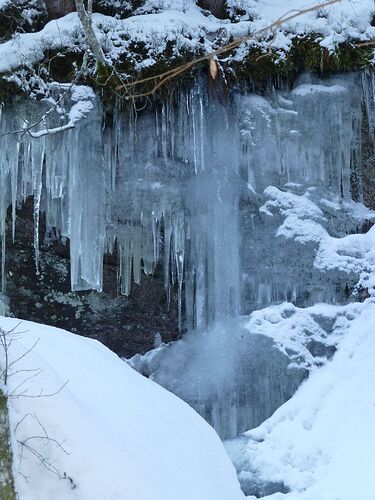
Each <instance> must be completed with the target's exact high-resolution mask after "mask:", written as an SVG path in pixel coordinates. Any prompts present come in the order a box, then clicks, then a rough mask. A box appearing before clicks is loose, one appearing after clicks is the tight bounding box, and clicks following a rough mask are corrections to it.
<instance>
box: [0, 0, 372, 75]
mask: <svg viewBox="0 0 375 500" xmlns="http://www.w3.org/2000/svg"><path fill="white" fill-rule="evenodd" d="M0 2H1V0H0ZM323 3H324V2H323ZM316 4H317V2H311V1H310V2H307V3H306V2H305V1H304V0H294V1H293V2H292V4H291V2H288V1H284V0H283V1H275V0H273V1H268V0H267V1H265V0H246V1H244V0H233V1H231V2H228V7H229V10H230V11H233V12H234V11H235V9H242V11H243V12H245V15H243V16H242V17H241V18H240V19H235V21H236V22H231V20H229V19H224V20H219V19H217V18H216V17H214V16H213V15H208V13H207V12H204V11H203V10H202V9H200V8H199V7H197V5H196V2H195V0H185V1H178V2H171V1H168V2H155V1H148V2H146V3H145V5H144V6H143V7H141V8H140V9H138V11H136V12H135V14H136V15H133V16H131V17H130V18H127V19H115V18H113V17H110V16H105V15H102V14H97V13H96V14H94V15H93V26H94V29H95V31H96V33H97V36H98V37H99V39H100V40H101V43H102V45H103V48H104V50H105V52H106V54H107V56H108V57H109V58H110V59H111V60H112V61H116V59H118V58H119V57H120V56H123V55H126V54H127V55H129V56H131V55H132V50H131V45H132V43H138V42H141V43H144V44H145V48H146V50H147V57H143V58H142V61H140V62H139V61H138V66H137V68H138V69H141V68H142V67H143V65H146V66H149V65H152V64H154V63H155V62H156V61H155V60H154V57H155V56H156V55H158V54H160V53H162V52H163V51H164V50H165V48H166V44H167V43H168V42H171V41H172V42H174V43H175V48H174V51H175V54H174V55H176V56H178V54H179V51H180V50H181V49H184V50H186V49H187V50H190V51H192V52H193V53H194V52H195V51H201V50H204V51H206V52H210V51H212V50H214V49H215V48H217V46H218V45H217V44H220V45H222V44H223V41H225V40H229V39H230V37H241V36H246V35H249V34H250V33H252V32H256V31H258V30H262V29H264V28H265V27H267V26H269V25H271V24H272V23H273V22H275V21H276V20H277V19H279V18H281V17H285V15H287V16H288V15H290V14H293V13H295V12H297V11H298V10H300V9H305V8H309V7H312V6H314V5H316ZM291 9H293V10H291ZM374 11H375V9H374V4H373V2H372V1H371V0H362V1H360V2H358V3H356V4H355V5H353V3H352V2H350V1H349V0H343V1H342V2H339V3H336V4H334V5H330V6H328V7H326V8H324V9H323V8H322V9H318V10H315V11H312V12H309V13H306V14H304V15H301V16H299V17H296V18H295V19H293V20H290V21H288V22H286V23H285V24H283V25H282V27H281V29H278V30H276V32H275V37H274V38H273V39H272V47H273V48H274V49H279V50H281V51H288V50H289V48H290V46H291V40H292V38H293V36H295V35H298V36H299V35H304V34H306V33H315V34H319V35H320V44H321V45H322V46H324V47H326V48H328V49H329V50H334V49H335V47H336V46H337V44H339V43H342V42H345V41H348V40H371V39H373V38H374V37H375V27H373V26H371V20H372V17H373V14H374ZM77 46H80V47H83V46H84V41H83V33H82V31H81V28H80V24H79V21H78V18H77V15H76V14H75V13H71V14H68V15H66V16H65V17H63V18H61V19H58V20H53V21H51V22H49V23H48V24H47V25H46V26H45V27H44V28H43V29H42V30H41V31H40V32H38V33H23V34H17V35H16V36H15V37H14V38H13V39H12V40H9V41H7V42H5V43H3V44H0V72H5V71H8V70H11V69H12V68H15V67H18V66H22V65H23V64H25V63H28V64H30V63H36V62H38V61H39V60H41V59H42V58H43V51H45V50H47V49H50V50H51V49H62V48H65V49H72V50H75V49H76V48H77ZM264 48H265V49H267V44H266V43H264ZM247 50H248V49H247V48H246V47H241V48H240V49H239V50H238V51H237V54H236V56H235V57H236V59H241V57H243V56H244V55H246V54H247Z"/></svg>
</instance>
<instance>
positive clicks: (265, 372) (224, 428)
mask: <svg viewBox="0 0 375 500" xmlns="http://www.w3.org/2000/svg"><path fill="white" fill-rule="evenodd" d="M301 349H302V347H301ZM129 362H130V364H131V365H132V366H133V367H134V368H136V369H137V370H138V371H140V372H141V373H143V374H144V375H147V376H148V377H151V378H152V380H154V381H155V382H157V383H159V384H160V385H162V386H163V387H165V388H167V389H168V390H170V391H171V392H173V393H174V394H177V395H178V396H179V397H181V398H182V399H183V400H185V401H187V402H188V403H189V404H190V405H191V406H192V407H193V408H194V409H195V410H196V411H197V412H198V413H199V414H200V415H202V416H203V417H204V418H205V419H206V420H207V421H208V422H209V423H210V424H211V425H212V426H213V427H214V428H215V430H216V431H217V432H218V434H219V435H220V436H221V437H222V438H230V437H234V436H237V435H238V434H240V433H242V432H244V431H245V430H247V429H248V428H251V427H252V426H254V424H255V422H262V421H263V420H264V419H265V418H267V416H269V415H271V414H272V413H273V411H275V409H276V408H277V407H278V406H280V404H282V402H283V401H285V400H286V399H289V398H290V397H291V396H292V394H293V393H294V392H295V390H296V388H297V387H298V386H299V384H300V383H301V381H302V380H303V379H304V377H305V376H306V373H307V371H306V369H305V366H302V363H301V365H300V366H297V363H295V364H294V366H289V365H290V364H291V359H290V358H289V357H288V356H287V355H285V354H284V353H282V352H281V350H280V349H277V348H276V347H275V344H274V341H273V339H271V338H269V337H267V336H265V335H263V334H262V333H260V334H258V333H257V332H252V331H250V330H249V329H248V328H247V326H246V322H245V321H244V320H227V321H220V322H219V323H216V325H215V326H213V327H212V328H210V329H206V330H201V331H198V332H197V331H195V332H191V333H189V334H185V335H184V337H183V339H182V340H180V341H177V342H175V343H173V344H171V345H169V346H161V347H159V348H157V349H156V350H155V351H150V352H149V353H147V354H146V355H144V356H139V355H137V356H135V357H134V358H133V359H131V360H130V361H129Z"/></svg>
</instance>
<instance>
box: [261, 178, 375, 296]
mask: <svg viewBox="0 0 375 500" xmlns="http://www.w3.org/2000/svg"><path fill="white" fill-rule="evenodd" d="M311 193H312V192H311V191H309V190H307V191H306V192H305V193H304V194H303V195H296V194H293V193H289V192H283V191H281V190H279V189H278V188H276V187H273V186H270V187H268V188H267V189H266V190H265V191H264V194H265V195H266V197H267V198H268V199H267V201H266V203H265V204H264V205H263V206H262V207H261V208H260V211H261V213H263V214H265V215H266V216H271V217H273V213H274V212H278V213H280V214H281V215H282V216H283V217H285V218H284V221H283V223H282V224H281V226H280V227H279V228H278V230H277V233H276V236H278V237H284V238H287V239H293V240H294V241H297V242H299V243H301V244H307V243H311V242H312V243H314V244H316V245H317V250H316V255H315V259H314V267H315V268H317V269H320V270H322V271H328V270H339V271H342V272H345V273H347V274H350V273H352V274H354V275H356V276H357V279H358V281H357V288H360V287H363V288H366V289H368V290H369V293H371V294H372V293H373V291H374V289H375V279H374V273H375V251H374V243H375V228H374V227H371V229H370V230H369V231H368V232H367V233H365V234H349V235H347V236H344V237H341V238H336V237H334V236H331V235H330V234H329V233H328V231H327V230H326V229H325V227H324V222H326V221H327V219H326V218H324V217H323V213H322V211H321V209H320V208H319V207H318V205H317V203H316V202H314V201H312V200H311V199H310V197H311ZM319 202H322V204H323V205H324V206H325V207H326V208H331V209H332V210H333V211H337V210H338V208H339V205H337V203H334V202H329V201H328V202H327V200H325V199H324V198H323V199H321V200H319ZM341 209H343V210H345V211H346V212H347V213H348V215H351V216H353V217H355V218H358V223H359V225H360V221H361V220H362V221H364V220H366V218H367V220H369V221H373V220H374V215H375V214H374V212H373V211H370V210H369V209H366V207H364V206H363V205H362V204H360V203H355V202H353V201H351V202H341Z"/></svg>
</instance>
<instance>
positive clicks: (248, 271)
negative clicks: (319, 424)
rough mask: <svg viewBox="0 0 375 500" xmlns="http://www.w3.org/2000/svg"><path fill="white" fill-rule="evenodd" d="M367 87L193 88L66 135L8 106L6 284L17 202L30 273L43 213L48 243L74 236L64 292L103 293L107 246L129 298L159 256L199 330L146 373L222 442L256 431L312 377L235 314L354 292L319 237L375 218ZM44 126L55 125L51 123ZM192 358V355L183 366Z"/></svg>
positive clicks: (185, 315) (364, 78)
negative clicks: (25, 225) (25, 207)
mask: <svg viewBox="0 0 375 500" xmlns="http://www.w3.org/2000/svg"><path fill="white" fill-rule="evenodd" d="M374 89H375V82H374V77H373V75H372V74H367V73H366V74H350V75H346V76H343V77H340V78H337V79H332V80H325V81H319V80H316V79H313V78H312V77H310V76H309V75H305V76H303V77H302V78H301V79H300V81H298V82H297V83H296V85H295V86H294V88H293V89H292V90H285V91H281V90H280V91H276V90H272V89H270V90H269V92H268V93H267V94H266V95H265V96H262V97H261V96H258V95H254V94H240V93H236V92H233V94H232V95H230V96H229V97H228V98H227V100H226V101H220V100H219V99H216V98H214V97H212V96H210V95H209V93H208V91H207V87H206V84H205V83H204V82H202V81H198V82H197V83H196V85H194V86H193V88H192V89H191V90H183V91H181V92H179V93H178V94H176V95H173V96H171V97H170V99H167V100H165V101H164V102H163V103H162V104H155V105H154V106H153V107H150V108H148V109H145V110H141V111H138V112H136V111H134V110H129V109H127V110H122V109H121V108H120V107H119V108H118V109H115V110H114V112H113V115H111V116H107V117H105V119H103V113H102V108H101V104H100V102H99V101H97V102H96V103H95V105H94V106H93V108H92V110H91V112H90V113H89V114H88V115H87V116H86V117H85V118H82V120H81V121H80V122H79V123H77V124H76V126H75V128H73V129H70V130H65V131H64V132H63V133H60V134H46V135H43V136H41V137H38V138H34V137H30V135H29V134H27V133H22V132H19V133H13V132H14V131H17V130H20V129H21V130H22V121H21V120H20V118H19V116H21V115H22V116H23V117H27V119H28V121H29V123H33V122H36V121H38V117H40V115H41V113H42V112H43V110H41V109H40V108H41V106H40V105H39V106H32V105H30V103H24V104H23V105H22V104H20V103H18V104H17V106H16V105H15V107H14V108H13V109H11V108H5V109H3V110H2V118H1V125H0V126H1V131H0V151H1V153H0V187H1V189H2V193H4V195H3V196H2V198H1V202H0V234H1V240H2V245H3V251H2V268H3V273H2V276H3V290H5V286H6V282H5V281H6V280H5V277H6V272H5V271H6V255H5V251H4V248H5V217H6V212H7V209H8V207H9V206H10V205H11V206H12V211H13V233H14V232H15V228H16V220H15V207H16V205H17V203H20V202H22V201H23V200H25V199H26V198H27V197H28V196H30V195H31V196H33V198H34V246H35V261H36V268H37V270H38V261H39V246H40V243H41V242H40V241H39V214H40V212H41V211H45V213H46V225H47V234H57V235H58V236H61V237H62V238H63V239H64V238H68V239H69V243H70V261H71V287H72V289H73V290H76V291H80V290H88V289H94V290H99V291H100V290H101V288H102V280H103V276H102V269H103V266H102V263H103V256H104V254H105V253H106V252H115V253H116V254H117V256H118V285H119V288H120V290H121V292H122V293H123V294H125V295H127V294H129V293H130V291H131V283H132V281H134V282H136V283H139V282H140V276H141V273H142V272H145V273H146V274H150V273H152V272H153V270H154V268H155V266H156V263H157V262H162V263H163V269H164V286H165V291H166V294H167V296H168V294H169V293H170V289H171V287H172V286H173V287H176V288H177V289H178V292H179V310H180V326H181V328H182V327H186V328H187V329H188V330H191V331H194V332H196V333H197V332H199V334H198V333H197V335H195V336H194V333H193V334H191V335H190V336H189V337H188V338H187V339H186V341H185V342H186V343H187V344H186V345H185V344H182V345H185V347H182V348H181V351H179V349H180V348H178V347H176V348H175V349H170V350H169V354H168V356H163V364H164V366H165V370H166V371H163V369H162V368H161V369H160V370H161V371H160V372H159V373H156V372H157V371H158V368H157V367H156V369H155V370H153V371H152V373H153V376H154V377H155V379H157V380H158V381H159V382H160V383H162V384H163V385H168V386H169V387H170V388H171V389H172V390H175V391H176V392H178V394H179V395H180V396H181V397H183V398H184V399H186V400H187V401H189V402H190V403H191V404H192V405H193V406H194V407H195V408H197V410H198V411H200V412H201V413H202V414H203V415H205V416H206V418H207V419H208V420H209V421H210V422H211V423H212V424H213V425H214V426H215V428H216V429H217V430H218V432H220V434H221V435H222V436H225V437H230V436H234V435H236V434H238V433H240V432H242V431H243V430H246V428H248V427H251V426H253V425H256V424H258V423H259V422H260V421H261V420H264V419H265V418H267V417H268V416H269V414H270V413H272V411H274V409H275V408H276V407H277V406H279V405H280V404H282V402H283V401H285V399H287V398H288V397H290V395H291V394H292V393H293V391H294V390H295V388H296V387H297V386H298V384H299V383H300V381H301V379H302V378H303V377H304V376H305V373H304V372H303V370H302V369H298V368H296V369H295V370H289V369H288V366H289V360H288V353H284V354H280V353H277V354H274V353H273V354H274V355H273V354H272V355H270V352H272V349H271V346H270V345H269V342H268V343H267V341H265V340H264V339H263V338H262V336H261V335H257V336H253V337H251V339H247V338H246V339H245V336H244V335H243V330H242V327H239V326H238V324H237V323H236V322H234V323H231V320H230V319H229V318H231V317H235V316H236V315H238V314H239V313H246V314H247V313H250V312H252V311H253V310H256V309H259V308H261V307H264V306H268V305H270V304H272V303H280V302H282V301H285V300H286V301H289V302H294V303H296V304H297V305H299V306H306V305H311V304H314V303H315V302H319V301H325V302H329V303H342V302H346V301H348V300H353V298H355V297H353V296H352V290H353V289H354V287H355V285H356V283H357V282H358V277H359V276H358V275H359V273H360V266H356V265H352V266H349V267H348V269H346V266H345V265H342V266H341V267H340V269H335V267H334V266H332V265H331V267H329V268H327V266H326V268H323V267H322V266H321V267H319V266H317V265H316V256H317V253H318V250H319V248H320V246H319V245H321V242H322V241H327V242H329V241H330V239H329V238H330V237H331V236H334V237H336V238H341V237H343V236H345V235H346V234H349V233H355V232H361V231H363V227H364V225H366V224H367V226H368V225H371V224H372V221H373V220H374V213H373V212H371V211H370V210H367V209H366V208H365V207H363V205H361V204H360V202H361V200H362V193H363V185H362V179H363V175H362V174H363V172H362V167H363V165H362V163H363V162H362V151H361V147H362V138H361V134H362V129H363V123H364V120H363V117H364V116H365V117H366V120H367V123H368V126H369V129H370V131H368V133H369V135H370V136H371V133H372V131H373V128H374V123H375V118H374V116H375V109H374V105H373V96H374ZM22 106H23V107H22ZM48 120H50V121H51V123H50V124H48V123H47V126H51V127H56V125H57V124H58V123H59V121H58V120H59V118H58V117H57V116H52V114H51V116H48V118H47V121H48ZM45 126H46V124H45V123H40V124H39V125H37V126H36V128H35V129H34V130H35V131H37V130H38V127H40V128H42V127H45ZM354 191H355V193H356V195H355V200H356V202H358V203H354V201H353V200H352V198H353V196H354V195H353V194H352V193H353V192H354ZM352 257H353V258H355V256H352ZM207 326H209V329H208V330H207V329H206V328H207ZM205 332H206V333H205ZM230 337H232V340H231V341H230V340H229V339H230ZM219 339H221V340H220V341H219ZM189 343H191V344H192V345H193V344H194V345H195V347H191V349H190V348H189ZM179 345H180V344H179ZM186 346H187V347H186ZM200 346H201V347H200ZM203 346H211V348H210V349H207V348H203ZM179 352H181V353H184V355H182V354H179ZM189 353H190V354H189ZM197 353H201V354H200V355H199V356H198V355H197ZM251 353H257V354H256V355H252V354H251ZM169 356H170V358H169ZM190 358H194V359H197V358H198V360H199V362H198V363H195V362H194V363H192V364H190V365H189V359H190ZM249 360H250V361H251V360H252V361H251V362H250V361H249ZM182 361H183V362H182ZM255 361H256V362H255ZM181 366H183V367H184V371H185V373H189V374H190V378H191V380H189V382H187V381H186V380H185V379H184V377H183V376H182V372H181ZM224 366H225V370H222V369H223V367H224ZM222 371H223V373H226V374H227V375H228V377H227V378H226V377H224V378H223V377H222V376H219V375H220V373H222ZM165 373H167V375H168V376H164V375H165ZM184 380H185V381H184ZM200 380H205V381H207V383H206V384H204V385H202V386H201V385H200ZM171 381H172V382H171ZM197 387H198V388H199V387H202V390H201V392H199V391H198V392H196V388H197ZM203 387H204V390H203ZM259 395H263V396H264V397H263V398H258V396H259ZM257 398H258V399H257Z"/></svg>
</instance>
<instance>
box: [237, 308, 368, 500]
mask: <svg viewBox="0 0 375 500" xmlns="http://www.w3.org/2000/svg"><path fill="white" fill-rule="evenodd" d="M357 307H359V308H360V312H359V314H357V316H356V317H355V318H354V319H353V321H352V322H351V325H350V326H349V328H348V330H347V332H346V334H345V335H344V336H342V338H341V340H340V341H339V343H338V352H337V353H336V354H335V356H334V357H333V359H332V361H331V362H329V363H328V364H326V365H325V366H324V367H323V368H320V369H316V370H315V371H313V372H312V374H311V375H310V378H309V379H308V380H307V381H306V382H305V383H303V385H302V386H301V387H300V389H299V390H298V391H297V393H296V394H295V395H294V396H293V398H292V399H290V400H289V401H288V402H286V403H285V404H284V405H283V406H282V407H280V408H279V409H278V410H277V411H276V412H275V413H274V415H273V416H272V417H271V418H269V419H268V420H267V421H266V422H264V423H263V424H262V425H260V426H259V427H258V428H256V429H253V430H251V431H249V432H247V433H246V437H247V438H248V439H249V442H248V444H247V446H245V452H244V453H245V456H243V457H242V459H243V460H247V463H248V464H250V469H251V473H255V474H256V475H257V477H258V478H260V479H262V480H265V481H272V482H273V483H275V482H278V481H280V482H282V483H284V484H285V485H286V486H287V487H288V488H289V489H290V490H291V491H290V493H288V494H282V493H276V494H274V495H270V496H267V497H265V498H267V499H269V500H271V499H272V500H353V499H356V500H372V499H373V498H374V491H375V475H374V470H375V452H374V450H375V428H374V425H373V424H374V419H375V405H374V397H375V389H374V385H373V381H374V380H375V364H374V362H373V360H374V356H375V342H374V331H373V329H374V324H375V302H374V301H373V300H370V301H366V302H365V303H363V304H361V305H358V306H357ZM249 498H253V497H249Z"/></svg>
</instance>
